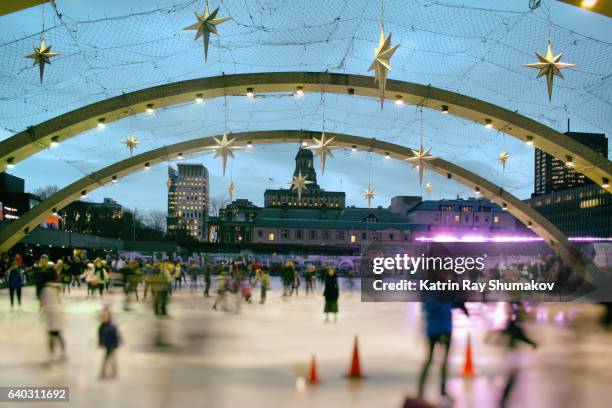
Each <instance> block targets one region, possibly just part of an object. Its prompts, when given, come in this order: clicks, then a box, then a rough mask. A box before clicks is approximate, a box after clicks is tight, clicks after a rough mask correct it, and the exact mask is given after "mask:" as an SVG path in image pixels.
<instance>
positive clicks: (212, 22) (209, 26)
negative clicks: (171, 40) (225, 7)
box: [183, 1, 231, 62]
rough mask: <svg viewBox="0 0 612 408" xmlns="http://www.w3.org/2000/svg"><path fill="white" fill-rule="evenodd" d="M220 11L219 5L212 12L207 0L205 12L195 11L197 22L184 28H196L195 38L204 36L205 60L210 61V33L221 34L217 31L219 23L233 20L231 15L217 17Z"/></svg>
mask: <svg viewBox="0 0 612 408" xmlns="http://www.w3.org/2000/svg"><path fill="white" fill-rule="evenodd" d="M218 12H219V7H217V8H216V9H214V10H213V12H212V13H211V12H210V9H209V8H208V1H207V2H206V6H205V9H204V14H200V13H198V12H196V13H195V15H196V19H197V20H198V21H196V22H195V23H193V24H191V25H188V26H187V27H185V28H183V30H196V36H195V39H194V41H195V40H197V39H198V38H200V37H203V38H204V61H205V62H208V43H209V41H210V34H211V33H212V34H215V35H219V32H218V31H217V26H218V25H219V24H223V23H225V22H226V21H228V20H231V17H220V18H217V13H218Z"/></svg>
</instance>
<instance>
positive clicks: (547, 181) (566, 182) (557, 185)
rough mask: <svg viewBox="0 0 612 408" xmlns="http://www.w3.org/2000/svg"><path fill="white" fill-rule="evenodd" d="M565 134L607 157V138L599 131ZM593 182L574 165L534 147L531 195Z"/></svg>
mask: <svg viewBox="0 0 612 408" xmlns="http://www.w3.org/2000/svg"><path fill="white" fill-rule="evenodd" d="M565 135H566V136H568V137H571V138H572V139H574V140H576V141H577V142H580V143H582V144H583V145H585V146H587V147H589V148H591V149H593V150H595V151H596V152H597V153H599V154H601V155H602V156H604V157H606V158H607V157H608V139H606V136H605V135H604V134H601V133H580V132H567V133H565ZM585 184H593V181H592V180H590V179H589V178H587V177H585V176H584V174H582V173H580V172H578V171H576V169H575V168H574V167H569V166H567V165H566V164H565V163H564V162H563V160H559V159H555V158H554V157H553V156H551V155H549V154H547V153H544V152H543V151H542V150H540V149H535V186H534V192H533V196H539V195H542V194H549V193H552V192H554V191H562V190H566V189H568V188H572V187H578V186H583V185H585Z"/></svg>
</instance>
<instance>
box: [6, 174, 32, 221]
mask: <svg viewBox="0 0 612 408" xmlns="http://www.w3.org/2000/svg"><path fill="white" fill-rule="evenodd" d="M39 202H40V199H39V198H38V197H37V196H35V195H33V194H30V193H26V192H25V181H24V180H23V179H22V178H20V177H16V176H13V175H12V174H8V173H5V172H2V173H0V221H7V222H11V221H15V220H17V219H19V217H21V216H22V215H23V214H25V213H26V212H28V211H29V210H30V208H32V207H34V206H35V205H36V204H38V203H39Z"/></svg>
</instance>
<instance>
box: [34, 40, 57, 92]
mask: <svg viewBox="0 0 612 408" xmlns="http://www.w3.org/2000/svg"><path fill="white" fill-rule="evenodd" d="M58 55H60V54H59V53H57V52H51V46H50V45H49V46H48V45H47V44H45V36H44V35H43V36H42V37H41V39H40V47H34V52H33V53H32V54H30V55H27V56H26V58H32V59H33V60H34V63H33V64H32V66H34V65H36V64H38V68H39V69H40V83H41V84H42V81H43V75H44V73H45V64H49V65H51V58H53V57H57V56H58Z"/></svg>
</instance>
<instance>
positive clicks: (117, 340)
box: [98, 307, 121, 379]
mask: <svg viewBox="0 0 612 408" xmlns="http://www.w3.org/2000/svg"><path fill="white" fill-rule="evenodd" d="M101 320H102V323H101V324H100V327H99V329H98V343H99V345H100V347H103V348H104V350H105V353H104V359H103V360H102V369H101V370H100V379H105V378H115V377H116V376H117V359H116V350H117V348H118V347H119V345H120V344H121V335H120V334H119V329H118V328H117V326H116V325H115V324H114V323H113V321H112V316H111V312H110V310H109V309H108V308H107V307H106V308H104V310H102V313H101ZM109 366H110V373H108V374H107V371H108V367H109Z"/></svg>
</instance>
